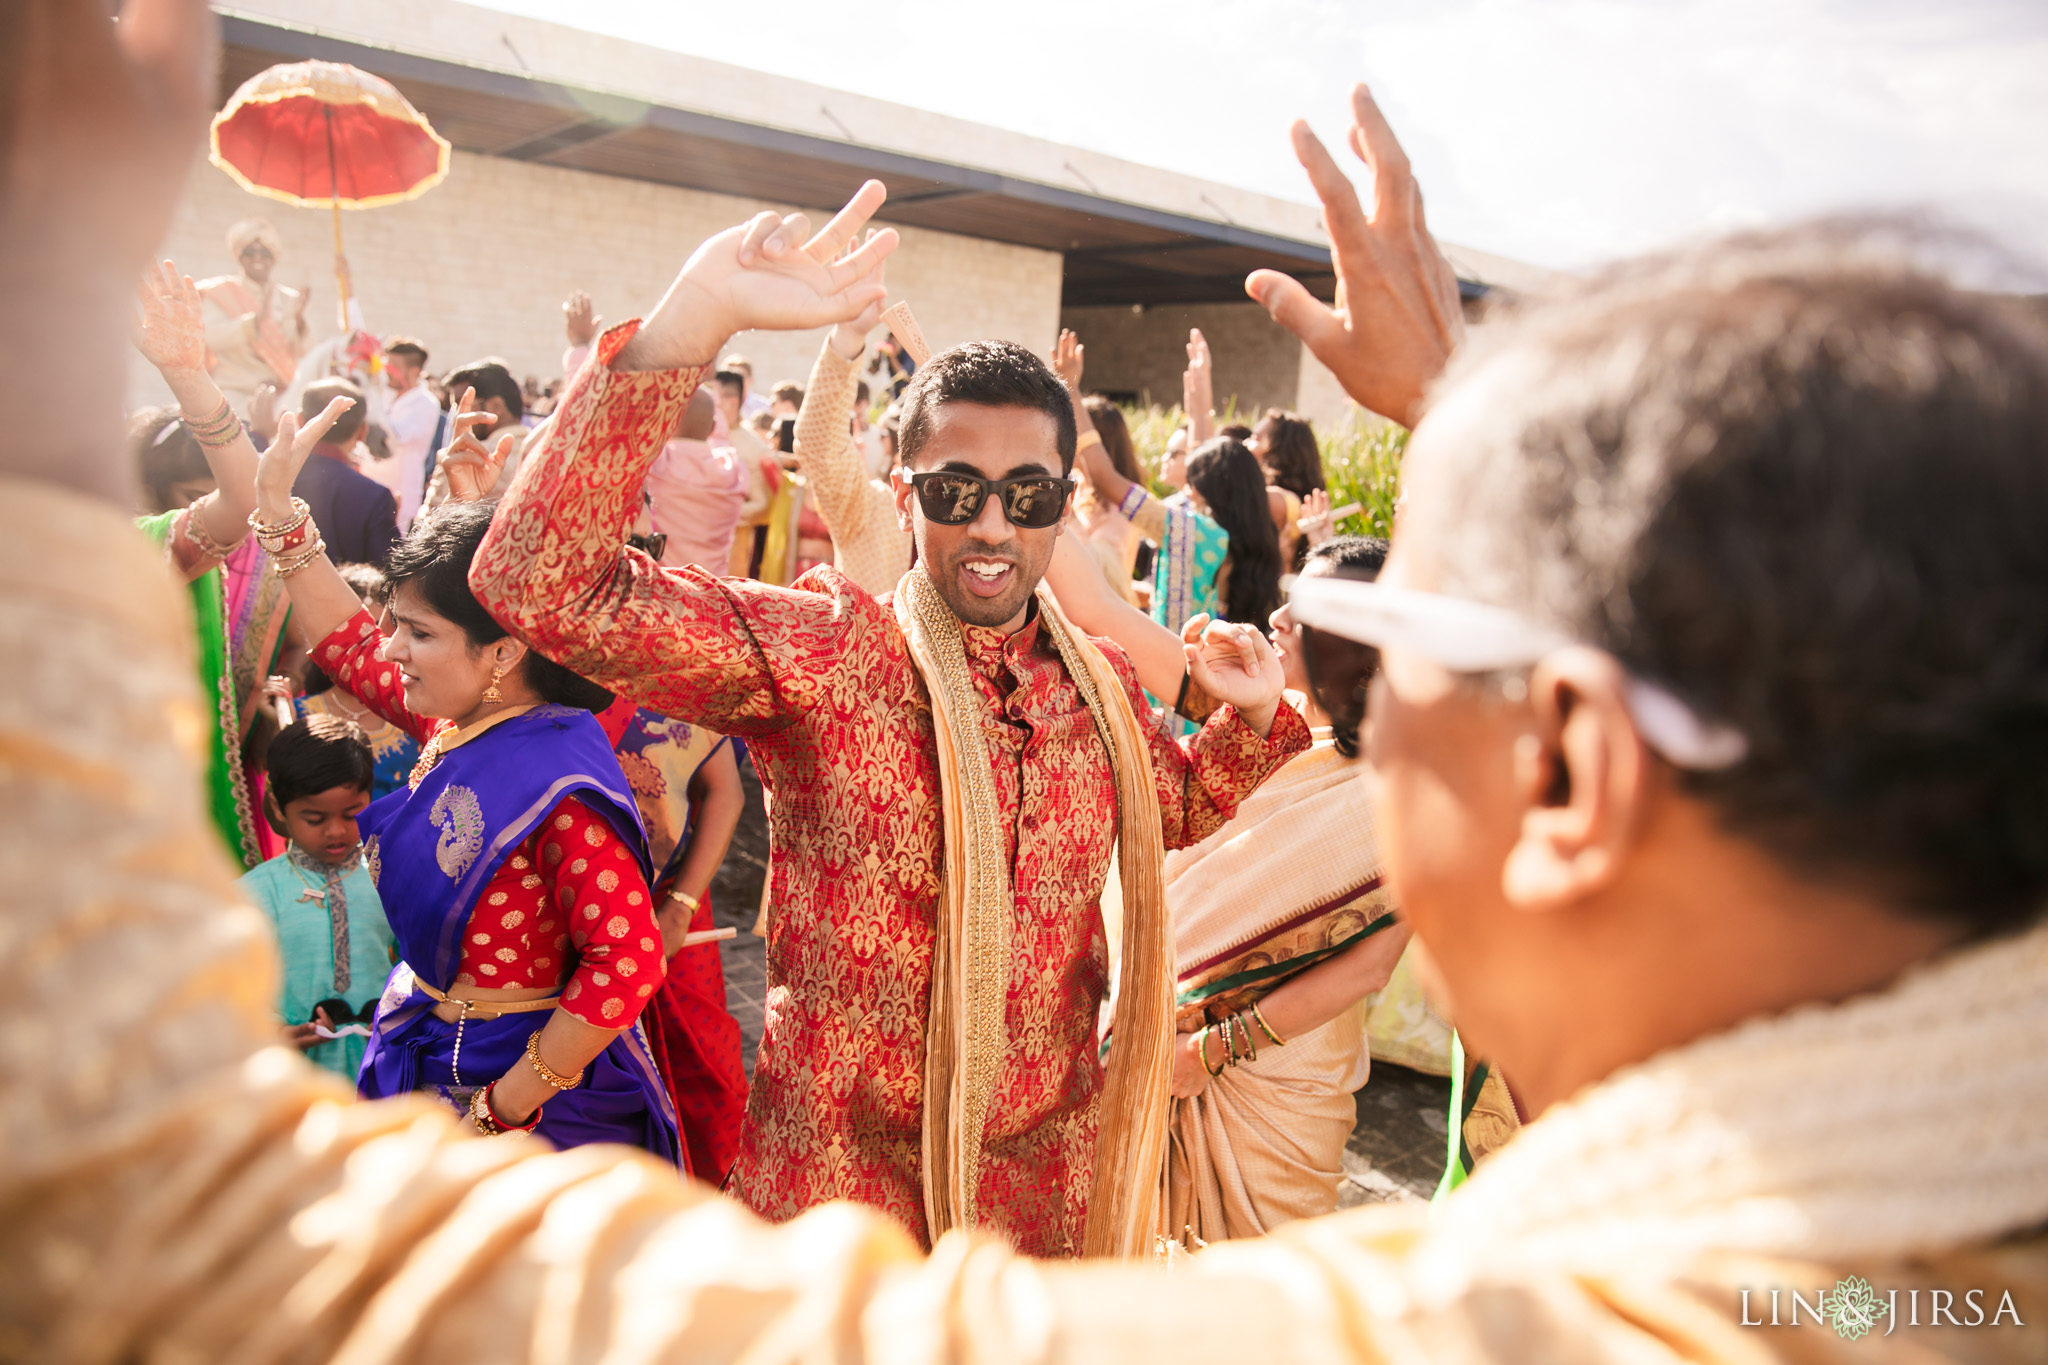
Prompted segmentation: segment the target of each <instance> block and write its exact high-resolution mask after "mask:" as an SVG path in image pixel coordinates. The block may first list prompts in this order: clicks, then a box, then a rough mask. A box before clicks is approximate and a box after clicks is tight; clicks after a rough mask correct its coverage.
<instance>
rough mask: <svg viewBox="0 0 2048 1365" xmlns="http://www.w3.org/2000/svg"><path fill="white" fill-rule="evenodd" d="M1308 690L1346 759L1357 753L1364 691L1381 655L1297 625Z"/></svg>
mask: <svg viewBox="0 0 2048 1365" xmlns="http://www.w3.org/2000/svg"><path fill="white" fill-rule="evenodd" d="M1295 628H1296V629H1297V630H1299V631H1300V632H1301V661H1302V664H1303V665H1304V666H1305V667H1306V668H1307V669H1308V686H1309V691H1310V692H1312V693H1314V694H1315V699H1316V705H1317V706H1320V707H1322V708H1323V710H1324V711H1326V712H1328V713H1329V716H1330V732H1331V734H1332V736H1333V737H1334V738H1335V739H1336V741H1337V747H1338V748H1339V749H1341V750H1343V752H1344V754H1345V756H1346V757H1351V756H1355V755H1356V754H1357V752H1358V727H1359V726H1360V725H1361V724H1363V723H1364V721H1365V698H1366V692H1367V690H1368V689H1369V688H1370V687H1371V685H1372V679H1373V675H1374V674H1375V673H1377V672H1379V671H1380V652H1379V650H1378V649H1376V648H1375V647H1373V646H1372V645H1362V644H1360V643H1358V642H1357V641H1356V640H1347V639H1345V638H1344V637H1343V636H1341V635H1333V634H1331V633H1330V632H1329V631H1327V630H1317V629H1316V628H1315V627H1314V626H1308V625H1302V624H1300V623H1299V622H1297V623H1296V625H1295Z"/></svg>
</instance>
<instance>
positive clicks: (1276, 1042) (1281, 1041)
mask: <svg viewBox="0 0 2048 1365" xmlns="http://www.w3.org/2000/svg"><path fill="white" fill-rule="evenodd" d="M1252 1018H1254V1019H1256V1020H1258V1021H1259V1027H1260V1028H1262V1029H1264V1030H1265V1031H1266V1036H1267V1037H1268V1038H1271V1039H1272V1040H1273V1046H1274V1047H1286V1046H1287V1040H1286V1039H1285V1038H1282V1037H1281V1036H1280V1035H1279V1034H1277V1033H1275V1032H1273V1026H1272V1025H1271V1024H1269V1023H1267V1022H1266V1016H1265V1015H1263V1014H1261V1013H1259V1002H1258V1001H1256V1000H1254V1001H1252Z"/></svg>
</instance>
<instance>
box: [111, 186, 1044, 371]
mask: <svg viewBox="0 0 2048 1365" xmlns="http://www.w3.org/2000/svg"><path fill="white" fill-rule="evenodd" d="M775 207H781V206H778V205H770V204H762V203H757V202H755V201H751V200H745V199H737V198H733V197H730V196H727V195H719V194H708V193H704V192H700V191H695V190H685V189H677V188H674V187H672V186H667V185H656V184H651V183H648V182H645V181H637V180H628V179H623V178H618V177H613V176H602V175H592V174H589V173H586V172H582V171H571V170H562V169H559V168H556V167H552V166H539V165H533V164H530V163H527V162H520V161H510V160H504V159H500V158H496V157H487V156H477V155H472V154H469V153H465V152H456V153H455V154H454V157H453V160H452V162H451V165H450V169H449V173H448V178H447V179H446V180H444V181H443V182H442V183H441V184H440V185H439V186H437V187H436V188H434V189H433V190H430V191H429V192H428V193H426V194H424V195H422V196H421V197H419V198H418V199H415V200H412V201H411V202H409V203H403V204H394V205H390V206H388V207H385V208H379V209H372V210H368V211H365V212H347V211H344V212H343V214H342V231H343V233H344V240H345V245H346V248H347V251H348V258H349V263H350V265H351V267H352V269H353V272H354V279H355V288H356V292H357V294H358V296H359V297H360V298H361V300H362V305H363V314H364V319H365V322H366V324H367V326H368V327H369V329H370V330H371V331H372V332H374V333H376V334H378V335H379V336H392V335H396V334H399V333H405V334H409V335H412V336H416V337H418V338H419V339H420V340H421V341H423V342H424V343H425V344H426V346H427V349H428V351H429V352H430V353H431V357H432V358H431V360H430V362H429V364H430V365H431V366H432V368H434V369H435V370H437V371H446V370H448V369H451V368H453V367H454V366H456V365H458V364H461V363H462V362H464V361H468V360H473V359H475V358H477V357H480V356H484V355H499V356H503V357H504V358H505V359H506V360H508V361H509V362H510V363H511V366H512V369H513V372H514V373H515V374H516V375H518V376H520V377H521V378H524V377H525V376H527V375H529V374H530V375H534V376H536V377H538V378H540V379H542V380H543V381H545V380H547V379H549V378H552V377H553V376H555V375H557V374H559V373H560V371H561V357H562V349H563V346H564V338H563V335H562V312H561V303H562V299H563V298H564V297H565V296H567V294H568V293H569V292H570V291H571V290H574V289H585V290H588V291H589V292H590V295H591V298H592V299H593V300H594V301H595V303H596V305H597V309H598V311H599V312H600V313H601V314H603V315H604V317H605V318H606V319H607V320H609V321H617V320H621V319H624V318H627V317H630V316H634V315H636V314H641V313H644V312H645V311H646V310H647V309H649V308H651V307H652V306H653V305H654V303H655V301H656V300H657V299H659V298H660V297H661V294H662V291H663V290H664V289H666V288H667V287H668V283H669V281H670V279H672V278H673V277H674V275H675V272H676V269H677V267H679V266H680V265H681V264H682V262H683V260H684V259H685V258H686V257H687V255H688V253H689V252H690V251H691V250H692V249H693V248H694V247H695V246H696V245H697V243H698V242H700V241H702V240H703V239H704V238H705V237H707V236H709V235H711V234H712V233H714V232H716V231H718V230H719V229H721V228H724V227H727V226H729V225H731V224H733V223H737V222H740V221H742V220H744V219H745V218H747V217H749V216H751V215H752V214H754V213H756V212H758V211H760V210H761V209H763V208H775ZM249 216H260V217H264V218H268V219H269V220H270V221H271V222H272V223H274V224H275V225H276V226H277V229H278V232H279V233H280V235H282V237H283V238H284V243H285V259H284V262H283V264H282V266H281V267H280V269H279V274H278V278H279V279H281V280H282V281H283V282H284V283H286V284H290V285H293V286H295V287H296V286H301V285H305V284H308V283H310V284H311V286H312V290H313V302H312V305H311V307H310V309H309V312H308V317H309V318H310V320H311V321H312V323H313V327H314V336H315V338H316V339H317V338H319V337H321V336H324V335H328V334H329V333H330V330H331V329H332V328H333V327H334V325H335V307H334V298H335V287H334V275H333V269H332V257H333V231H334V230H333V214H332V211H331V210H326V209H299V208H292V207H289V206H287V205H284V204H281V203H277V202H275V201H272V200H269V199H264V198H260V197H257V196H255V195H251V194H249V193H247V192H246V191H244V190H243V189H242V188H241V187H240V186H238V185H237V184H236V183H235V182H234V181H233V180H231V179H229V178H228V176H227V175H226V174H225V173H224V172H222V171H220V170H218V169H216V168H215V167H213V166H212V165H209V164H206V163H205V162H201V163H200V164H199V165H198V166H197V167H196V168H195V169H194V170H193V172H192V178H191V182H190V185H189V187H188V189H187V191H186V194H185V198H184V201H183V202H182V203H181V204H180V205H179V209H178V214H177V218H176V219H175V221H174V222H173V224H172V227H171V231H170V234H169V237H168V238H167V239H166V241H165V243H164V248H163V254H164V255H166V256H168V257H170V258H171V259H172V260H175V261H176V262H177V263H178V265H179V267H180V268H182V269H183V270H184V271H185V272H186V273H187V274H190V275H192V276H193V277H195V278H203V277H205V276H207V275H217V274H224V273H227V272H229V271H231V270H232V269H233V262H232V261H231V260H230V259H229V258H228V254H227V245H226V234H227V228H228V226H229V224H231V223H233V222H235V221H236V220H238V219H240V218H244V217H249ZM903 239H904V240H903V245H902V246H900V247H898V248H897V250H896V254H895V255H894V256H893V257H892V258H891V260H890V264H889V294H890V298H891V299H892V300H895V299H908V300H910V302H911V306H912V307H913V308H914V309H915V310H916V312H917V317H918V321H919V322H920V324H921V325H922V326H923V328H924V333H925V336H926V337H927V338H928V339H929V340H930V341H931V343H932V344H933V345H934V346H936V347H941V348H943V347H945V346H949V345H952V344H954V343H956V342H960V341H965V340H969V339H972V338H980V337H1005V338H1010V339H1012V340H1016V341H1020V342H1024V343H1026V344H1029V345H1031V346H1033V347H1036V348H1040V349H1044V348H1046V347H1049V346H1050V345H1051V341H1052V337H1053V335H1054V333H1055V331H1056V329H1057V327H1058V322H1059V297H1060V258H1059V256H1058V254H1057V253H1054V252H1046V251H1037V250H1033V249H1030V248H1026V247H1014V246H1007V245H1004V244H1002V243H997V242H987V241H980V240H977V239H974V238H968V237H959V236H954V235H951V234H948V233H939V232H931V231H925V230H921V229H917V228H907V229H904V230H903ZM822 339H823V334H822V333H817V332H814V333H802V334H800V333H751V334H744V335H742V336H740V337H738V338H735V339H734V341H733V343H732V347H731V349H734V350H740V351H744V352H745V353H746V354H747V355H748V357H749V358H750V359H751V360H752V361H753V362H754V374H755V378H756V380H757V381H759V382H760V383H761V384H762V385H764V386H766V385H771V384H773V383H775V382H776V381H778V380H781V379H794V380H795V381H797V382H798V383H803V382H805V380H806V379H808V377H809V375H810V369H811V362H812V360H813V359H814V358H815V357H816V355H817V351H818V347H819V345H820V344H821V342H822ZM162 396H163V389H162V386H161V382H160V381H159V380H158V379H157V378H156V376H155V375H154V373H152V372H151V371H150V370H149V367H148V366H147V365H146V364H145V363H144V362H142V360H141V359H140V357H137V358H136V361H135V364H134V366H133V367H132V370H131V375H130V382H129V385H128V399H129V402H130V403H131V404H134V403H140V402H157V401H162Z"/></svg>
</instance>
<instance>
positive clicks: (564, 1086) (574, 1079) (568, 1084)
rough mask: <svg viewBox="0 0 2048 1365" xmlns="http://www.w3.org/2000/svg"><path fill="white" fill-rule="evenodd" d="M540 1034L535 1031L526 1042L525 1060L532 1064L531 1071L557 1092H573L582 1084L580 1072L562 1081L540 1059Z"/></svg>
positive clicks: (557, 1074) (561, 1078) (558, 1074)
mask: <svg viewBox="0 0 2048 1365" xmlns="http://www.w3.org/2000/svg"><path fill="white" fill-rule="evenodd" d="M540 1033H541V1031H540V1030H539V1029H535V1030H534V1031H533V1036H532V1037H531V1038H528V1039H527V1040H526V1060H527V1061H529V1062H532V1063H533V1069H534V1070H535V1071H538V1072H539V1073H540V1078H541V1079H542V1080H544V1081H546V1082H547V1083H548V1084H549V1085H551V1086H553V1087H554V1088H555V1089H557V1090H574V1089H575V1088H576V1087H577V1086H579V1085H581V1084H583V1073H582V1072H581V1071H579V1072H577V1073H576V1074H575V1075H573V1076H570V1077H568V1078H566V1079H564V1078H563V1077H562V1076H561V1074H560V1073H558V1072H557V1071H556V1070H555V1069H554V1068H553V1067H551V1066H549V1065H548V1064H547V1063H546V1062H544V1061H542V1060H541V1059H540Z"/></svg>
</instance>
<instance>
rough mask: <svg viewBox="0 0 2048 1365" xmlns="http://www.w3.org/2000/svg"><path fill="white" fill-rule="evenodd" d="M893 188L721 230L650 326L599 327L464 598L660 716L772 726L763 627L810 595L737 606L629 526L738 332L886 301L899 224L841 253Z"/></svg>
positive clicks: (773, 698) (779, 700)
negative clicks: (813, 229) (813, 228)
mask: <svg viewBox="0 0 2048 1365" xmlns="http://www.w3.org/2000/svg"><path fill="white" fill-rule="evenodd" d="M882 199H883V190H882V186H881V184H880V182H878V181H872V180H871V181H869V182H868V183H867V184H865V185H863V186H862V187H861V189H860V192H859V193H857V194H856V195H855V196H854V197H853V199H852V200H851V201H849V202H848V204H847V206H846V207H845V208H844V209H843V210H841V211H840V213H839V214H838V216H837V217H835V218H834V219H833V220H832V222H831V223H829V224H827V225H826V227H825V228H824V230H823V231H821V232H819V233H818V234H817V235H816V236H815V237H809V236H808V233H809V223H808V221H807V220H806V219H805V218H804V216H803V215H802V214H793V215H791V216H789V217H787V218H784V217H781V216H779V215H776V214H772V213H763V214H760V215H758V216H756V217H755V218H754V219H753V220H751V221H750V222H747V223H743V224H740V225H739V226H737V227H732V228H728V229H726V230H725V231H724V232H721V233H719V234H718V235H717V236H715V237H713V238H711V239H710V240H709V241H707V242H705V243H704V244H703V245H702V246H700V247H698V248H697V250H696V251H695V252H694V253H693V254H692V255H691V257H690V259H689V262H688V263H687V264H686V265H685V266H684V267H683V269H682V273H680V274H679V275H677V277H676V280H675V283H674V284H672V285H670V287H669V291H668V293H667V294H666V295H664V296H663V298H662V300H661V302H660V304H658V305H657V306H656V307H655V309H654V311H653V313H651V314H650V315H649V316H648V318H647V320H646V321H645V322H644V323H630V322H629V323H626V324H623V325H621V326H618V327H614V328H611V329H610V330H608V331H607V332H605V333H604V335H602V336H601V337H599V338H598V341H597V352H596V355H595V356H593V358H592V363H590V364H589V365H586V366H585V367H584V368H583V369H582V370H581V371H580V372H579V373H578V374H577V376H576V378H575V380H574V381H573V382H572V383H571V385H570V388H569V391H568V393H567V394H566V395H565V396H564V397H563V399H562V402H561V403H560V405H559V406H558V407H557V409H556V412H555V415H554V417H553V418H552V420H551V421H550V422H549V424H548V428H547V430H546V432H545V433H544V434H543V436H542V437H541V439H540V440H539V441H538V442H537V446H538V448H537V449H535V450H533V451H531V452H530V453H529V454H528V455H527V457H526V460H525V462H524V464H523V465H522V466H521V468H520V471H519V474H518V477H517V478H516V479H515V480H514V481H513V484H512V488H511V490H510V491H509V492H508V493H507V494H506V495H505V499H504V501H503V503H502V504H501V506H500V507H499V509H498V514H497V516H496V517H495V518H494V519H493V520H492V524H491V530H490V533H489V534H488V535H487V536H486V537H485V538H484V542H483V544H482V546H481V547H479V549H478V551H477V556H476V560H475V562H474V563H473V564H472V565H471V568H470V589H471V591H473V592H475V593H476V596H477V600H478V601H480V602H482V603H483V604H484V606H485V608H486V609H488V610H489V611H490V613H491V614H492V615H493V616H495V617H496V618H497V619H498V620H499V622H500V623H501V624H503V625H504V626H505V628H506V629H507V630H510V631H511V632H512V633H513V634H515V635H517V636H518V637H519V638H521V639H522V640H525V641H526V642H527V643H528V644H530V645H532V646H533V647H534V648H535V649H538V650H539V651H540V652H541V653H542V654H544V655H546V656H547V657H549V658H551V659H554V660H555V661H556V662H558V663H561V664H563V665H564V666H566V667H568V668H571V669H573V670H575V671H576V672H578V673H580V674H582V675H583V676H585V677H587V678H590V679H591V680H592V681H594V682H598V683H602V684H603V685H604V686H606V687H609V688H611V689H612V690H613V691H615V692H618V693H620V694H621V695H624V696H628V697H631V698H633V699H634V700H635V701H638V702H641V703H642V704H644V705H647V706H650V707H653V708H655V709H657V710H661V711H664V712H667V713H669V714H672V715H679V716H684V717H686V718H689V719H692V720H701V721H704V722H706V723H712V724H715V725H717V727H718V728H719V729H721V730H727V729H730V730H734V731H738V732H741V733H744V732H745V731H746V730H747V729H748V728H750V725H749V722H751V724H752V726H755V727H758V726H761V725H770V726H772V725H773V724H775V723H776V722H777V720H778V718H779V717H778V715H777V708H778V707H781V706H784V705H786V704H787V703H788V702H789V701H790V700H791V698H789V697H788V696H787V695H786V690H785V689H783V688H781V687H780V686H778V683H779V682H780V681H781V679H780V678H779V677H778V676H777V675H776V670H775V667H774V657H773V656H774V649H773V644H772V641H763V640H761V639H760V638H759V637H760V634H761V631H760V629H758V628H759V627H764V626H765V627H769V628H770V630H769V633H770V634H771V635H772V634H773V630H772V627H773V624H774V622H773V618H774V617H775V616H776V615H777V614H778V613H787V612H790V611H799V610H801V609H802V606H803V605H806V604H799V603H789V602H779V601H772V600H768V599H765V598H764V599H763V600H762V602H760V603H758V604H754V605H756V606H758V607H759V609H760V614H759V617H758V618H757V615H756V613H755V611H753V610H747V611H745V612H744V614H743V612H742V603H741V601H740V595H739V594H738V593H736V591H735V589H734V588H732V587H728V586H725V585H721V584H720V583H719V582H718V581H717V580H716V579H715V578H713V577H712V576H711V575H710V574H707V573H704V572H702V571H701V570H694V569H693V570H686V571H683V572H679V573H676V572H665V571H663V570H662V569H660V568H659V567H658V566H656V565H655V564H654V562H653V561H652V560H649V559H648V558H647V557H646V556H645V555H642V554H639V553H638V552H636V551H629V550H627V549H625V548H624V546H625V540H626V532H627V528H628V526H629V525H630V524H631V522H632V519H633V514H634V512H635V511H636V509H637V506H638V499H639V495H640V487H641V484H642V482H643V480H644V479H645V476H646V473H647V468H648V466H649V465H650V464H652V463H653V461H654V458H655V456H656V455H658V454H659V453H660V451H661V448H662V444H663V442H664V441H666V439H667V438H668V435H669V433H670V432H671V431H673V430H674V429H675V424H676V419H677V417H678V415H679V414H680V413H681V411H682V408H683V405H684V404H685V403H687V402H688V401H689V398H690V394H691V393H692V392H693V391H694V390H695V389H696V387H697V384H698V382H699V381H700V380H701V379H702V378H703V377H704V375H705V374H706V373H707V372H708V371H709V369H710V366H711V364H712V363H713V361H714V360H715V358H716V356H717V355H718V351H719V347H720V346H722V345H723V344H724V342H725V340H726V338H727V337H729V336H731V335H732V334H733V333H734V332H736V331H740V330H743V329H749V328H763V329H771V330H772V329H793V328H808V327H816V326H820V325H823V324H826V323H833V322H838V321H841V320H843V319H847V318H852V317H855V316H858V315H859V314H860V313H861V311H862V310H863V309H865V308H866V307H867V306H868V304H869V303H870V302H871V301H873V300H874V299H877V298H879V297H880V295H881V292H882V290H881V285H880V284H879V283H878V282H875V281H874V280H873V276H874V275H875V274H876V271H877V267H878V266H879V264H880V262H881V261H882V259H883V258H884V257H886V256H887V255H888V253H889V252H890V251H891V250H893V249H894V248H895V245H896V234H895V233H894V232H892V231H888V230H884V231H882V232H878V233H876V234H874V235H873V236H872V237H870V238H869V239H868V241H867V242H866V243H865V244H864V245H863V246H861V247H860V248H859V249H858V250H856V251H854V252H852V253H851V254H849V255H847V256H845V257H843V258H839V259H834V250H835V244H839V243H844V242H846V241H848V240H849V239H850V238H851V237H852V236H853V235H854V234H855V233H856V232H857V231H858V230H859V228H860V227H861V226H862V224H864V223H865V222H866V220H867V218H868V216H869V215H870V214H872V213H873V212H874V211H875V209H876V208H878V207H879V206H880V205H881V202H882ZM447 458H448V460H449V461H450V462H470V463H481V461H480V460H477V459H475V458H474V457H472V456H469V455H457V454H453V453H451V454H450V456H448V457H447ZM749 596H751V595H749ZM764 646H765V649H764Z"/></svg>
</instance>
